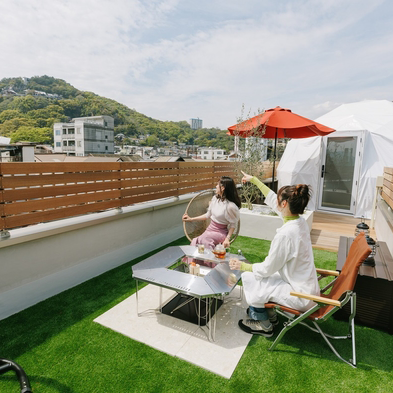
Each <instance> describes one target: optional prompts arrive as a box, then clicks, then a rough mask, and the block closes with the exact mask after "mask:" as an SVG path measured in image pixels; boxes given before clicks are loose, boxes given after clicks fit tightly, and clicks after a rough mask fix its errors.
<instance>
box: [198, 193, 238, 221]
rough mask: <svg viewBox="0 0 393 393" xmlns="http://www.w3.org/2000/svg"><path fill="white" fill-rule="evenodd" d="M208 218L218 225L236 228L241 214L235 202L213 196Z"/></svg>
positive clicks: (207, 214)
mask: <svg viewBox="0 0 393 393" xmlns="http://www.w3.org/2000/svg"><path fill="white" fill-rule="evenodd" d="M206 217H207V218H210V219H211V220H213V221H214V222H216V223H217V224H224V225H229V228H235V227H236V224H237V222H238V221H239V218H240V212H239V208H238V207H237V206H236V205H235V204H234V203H233V202H230V201H228V200H227V199H225V200H221V199H218V198H217V197H216V196H213V198H212V200H211V201H210V204H209V208H208V210H207V213H206Z"/></svg>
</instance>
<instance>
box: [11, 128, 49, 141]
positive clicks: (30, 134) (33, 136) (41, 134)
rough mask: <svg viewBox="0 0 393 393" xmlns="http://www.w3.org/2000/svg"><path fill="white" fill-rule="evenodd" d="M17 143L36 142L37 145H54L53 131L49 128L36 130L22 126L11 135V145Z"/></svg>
mask: <svg viewBox="0 0 393 393" xmlns="http://www.w3.org/2000/svg"><path fill="white" fill-rule="evenodd" d="M16 142H36V143H42V144H47V143H52V142H53V131H52V129H51V128H49V127H45V128H36V127H29V126H22V127H20V128H19V129H18V131H15V132H13V133H12V134H11V143H16Z"/></svg>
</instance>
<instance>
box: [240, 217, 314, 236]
mask: <svg viewBox="0 0 393 393" xmlns="http://www.w3.org/2000/svg"><path fill="white" fill-rule="evenodd" d="M313 215H314V212H313V211H310V210H307V211H306V212H305V213H304V214H303V217H304V218H305V220H306V221H307V224H308V226H309V228H310V232H311V228H312V221H313ZM282 224H283V221H282V219H281V218H280V217H278V216H270V215H264V214H260V213H255V212H253V211H252V210H246V209H242V210H241V211H240V232H239V235H241V236H247V237H253V238H255V239H264V240H270V241H271V240H273V237H274V235H275V234H276V231H277V229H278V228H280V227H281V226H282Z"/></svg>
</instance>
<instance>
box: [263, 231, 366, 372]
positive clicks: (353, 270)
mask: <svg viewBox="0 0 393 393" xmlns="http://www.w3.org/2000/svg"><path fill="white" fill-rule="evenodd" d="M370 253H371V249H370V247H369V246H368V244H367V241H366V238H365V236H364V233H360V234H359V235H358V236H357V237H356V238H355V240H354V241H353V243H352V245H351V247H350V249H349V252H348V256H347V259H346V261H345V263H344V266H343V268H342V271H341V273H339V272H337V271H330V270H322V269H317V273H318V274H319V279H322V278H323V277H327V276H337V277H336V278H335V279H334V280H333V281H332V282H331V283H329V284H328V285H327V286H326V287H325V288H323V289H322V290H321V296H313V295H309V294H305V293H299V292H291V295H292V296H298V297H300V298H304V299H310V300H313V301H314V302H315V303H316V305H315V306H314V307H312V308H311V309H309V310H307V311H305V312H302V311H299V310H295V309H292V308H289V307H285V306H282V305H279V304H276V303H266V304H265V307H266V308H274V309H275V310H276V312H277V313H278V314H280V315H282V316H284V317H286V318H287V319H288V321H287V322H285V323H284V327H283V329H282V330H281V332H280V333H279V334H278V336H277V338H276V339H275V340H274V342H273V344H272V346H271V347H270V348H269V350H271V351H273V350H274V349H275V348H276V347H277V345H278V343H279V342H280V341H281V339H282V338H283V336H284V335H285V333H287V332H288V330H290V329H292V328H293V327H295V326H296V325H298V324H301V325H303V326H306V327H308V328H309V329H310V330H312V331H314V332H316V333H320V334H321V336H322V337H323V339H324V340H325V341H326V343H327V344H328V345H329V347H330V349H331V350H332V351H333V352H334V354H335V355H336V356H337V357H338V358H339V359H341V360H342V361H343V362H345V363H347V364H349V365H351V366H352V367H356V346H355V324H354V318H355V314H356V294H355V292H353V288H354V286H355V282H356V278H357V275H358V270H359V267H360V265H361V264H362V262H363V261H364V260H365V259H366V258H367V257H368V255H369V254H370ZM329 288H331V290H330V293H329V294H327V295H325V294H324V292H326V290H327V289H329ZM348 302H350V305H351V315H350V316H349V331H348V334H347V335H346V336H331V335H329V334H326V333H324V332H323V331H322V329H321V328H320V326H319V324H320V323H321V322H325V321H326V320H327V319H328V318H330V317H331V316H332V315H333V314H334V313H335V312H336V311H338V310H339V309H340V308H341V307H343V306H344V305H345V304H347V303H348ZM307 322H309V323H311V324H312V325H314V327H313V326H310V324H309V323H307ZM346 338H349V339H351V340H352V359H349V360H345V359H344V358H343V357H341V356H340V354H339V353H338V352H337V351H336V349H335V348H334V346H333V345H332V343H331V342H330V340H329V339H346Z"/></svg>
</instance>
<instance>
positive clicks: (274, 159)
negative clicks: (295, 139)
mask: <svg viewBox="0 0 393 393" xmlns="http://www.w3.org/2000/svg"><path fill="white" fill-rule="evenodd" d="M276 150H277V128H276V134H275V135H274V150H273V173H272V175H273V176H272V190H273V191H274V192H276V190H275V188H276V187H275V186H274V169H275V166H276Z"/></svg>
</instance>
